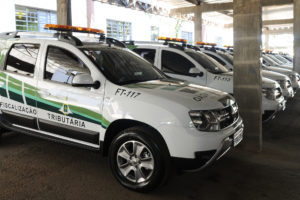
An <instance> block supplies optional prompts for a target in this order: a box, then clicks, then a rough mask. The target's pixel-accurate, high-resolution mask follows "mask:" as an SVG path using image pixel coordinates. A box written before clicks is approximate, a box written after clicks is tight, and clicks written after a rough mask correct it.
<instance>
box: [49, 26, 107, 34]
mask: <svg viewBox="0 0 300 200" xmlns="http://www.w3.org/2000/svg"><path fill="white" fill-rule="evenodd" d="M44 28H45V29H48V30H56V31H63V32H78V33H92V34H99V35H103V34H104V31H103V30H100V29H94V28H84V27H78V26H68V25H58V24H46V25H45V27H44Z"/></svg>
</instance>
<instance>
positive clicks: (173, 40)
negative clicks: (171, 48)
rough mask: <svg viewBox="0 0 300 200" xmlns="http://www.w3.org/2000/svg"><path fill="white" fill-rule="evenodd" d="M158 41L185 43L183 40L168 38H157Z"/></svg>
mask: <svg viewBox="0 0 300 200" xmlns="http://www.w3.org/2000/svg"><path fill="white" fill-rule="evenodd" d="M158 40H164V41H172V42H183V43H187V41H186V40H185V39H179V38H170V37H158Z"/></svg>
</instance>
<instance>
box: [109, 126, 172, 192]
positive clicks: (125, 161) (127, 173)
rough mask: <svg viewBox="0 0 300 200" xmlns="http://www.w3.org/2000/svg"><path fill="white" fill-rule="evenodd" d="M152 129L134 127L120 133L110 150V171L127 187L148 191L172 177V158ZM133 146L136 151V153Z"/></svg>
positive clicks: (138, 190)
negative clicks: (170, 169) (170, 170)
mask: <svg viewBox="0 0 300 200" xmlns="http://www.w3.org/2000/svg"><path fill="white" fill-rule="evenodd" d="M154 136H157V135H156V134H155V133H153V130H152V129H149V128H145V127H133V128H129V129H126V130H124V131H122V132H120V133H119V134H118V135H117V136H116V137H115V138H114V140H113V141H112V143H111V145H110V148H109V162H110V167H111V170H112V172H113V174H114V176H115V178H116V179H117V180H118V182H119V183H120V184H121V185H123V186H124V187H126V188H128V189H131V190H134V191H137V192H148V191H151V190H153V189H155V188H157V187H158V186H160V185H162V184H163V183H164V182H166V180H167V179H168V178H169V173H168V171H169V170H168V168H169V167H170V155H169V153H168V149H167V147H166V145H165V143H164V142H163V141H162V139H159V138H158V137H154ZM134 146H135V147H136V148H135V149H136V151H135V152H133V149H134Z"/></svg>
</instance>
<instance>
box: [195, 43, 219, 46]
mask: <svg viewBox="0 0 300 200" xmlns="http://www.w3.org/2000/svg"><path fill="white" fill-rule="evenodd" d="M196 44H197V45H210V46H217V44H216V43H208V42H196Z"/></svg>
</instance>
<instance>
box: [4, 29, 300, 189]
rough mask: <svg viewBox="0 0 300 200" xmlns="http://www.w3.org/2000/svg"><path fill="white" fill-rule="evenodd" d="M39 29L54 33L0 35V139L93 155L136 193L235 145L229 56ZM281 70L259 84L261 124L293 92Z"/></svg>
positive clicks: (166, 42)
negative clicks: (25, 137) (14, 135)
mask: <svg viewBox="0 0 300 200" xmlns="http://www.w3.org/2000/svg"><path fill="white" fill-rule="evenodd" d="M45 28H46V29H49V30H52V31H54V32H55V33H18V32H9V33H2V34H0V125H1V127H2V128H1V135H2V134H3V133H4V130H6V129H9V130H13V131H18V132H21V133H24V134H29V135H32V136H37V137H41V138H44V139H49V140H54V141H58V142H62V143H66V144H71V145H75V146H80V147H83V148H88V149H91V150H96V151H100V152H101V154H102V155H103V156H108V157H109V163H110V166H111V170H112V172H113V174H114V176H115V177H116V179H117V180H118V181H119V182H120V184H122V185H123V186H125V187H127V188H129V189H132V190H135V191H149V190H152V189H154V188H156V187H158V186H160V185H162V184H163V183H165V182H166V180H168V178H169V176H170V175H171V174H172V173H171V171H172V170H171V169H176V170H178V171H197V170H200V169H203V168H205V167H207V166H208V165H209V164H211V163H212V162H213V161H215V160H217V159H219V158H220V157H222V156H223V155H224V154H226V152H228V151H229V150H230V149H231V148H234V147H236V146H237V145H238V144H239V143H240V142H241V141H242V139H243V131H244V125H243V120H242V118H241V116H240V115H239V111H238V105H237V103H236V101H235V99H234V97H233V96H232V94H233V78H232V74H233V72H232V70H230V69H228V68H230V65H229V64H230V63H231V66H232V52H230V51H227V50H221V49H218V50H217V49H216V48H213V47H212V46H210V48H209V49H208V48H207V45H200V46H191V45H186V44H185V42H184V40H180V39H172V38H160V39H162V40H163V43H145V42H142V43H134V44H133V43H132V42H130V43H127V45H130V46H131V48H132V50H133V51H132V50H130V49H128V48H127V47H126V45H125V43H123V42H120V41H118V40H115V39H113V38H108V37H105V35H104V32H103V31H102V30H98V29H91V28H83V27H74V26H63V25H54V24H47V25H46V26H45ZM75 32H76V34H78V33H89V35H90V36H94V37H79V36H76V37H75V36H74V34H73V33H75ZM178 42H179V43H178ZM134 52H135V53H134ZM209 53H211V54H213V55H215V56H217V57H219V58H222V60H223V62H224V60H225V61H226V64H222V63H221V64H220V63H219V61H217V60H216V59H214V58H212V57H211V56H209ZM138 54H139V55H138ZM224 55H225V56H224ZM228 63H229V64H228ZM266 67H270V66H266ZM273 68H276V69H277V68H278V69H281V68H279V67H277V66H276V67H273ZM232 69H233V68H232ZM284 70H286V72H285V73H286V74H287V75H288V76H286V75H283V74H284V73H275V72H273V73H271V72H270V71H271V70H268V71H267V72H266V76H268V78H265V77H264V78H263V91H262V93H263V97H262V98H263V99H262V101H263V108H262V109H263V110H264V114H265V115H269V116H268V117H267V118H270V117H271V116H273V115H274V114H275V113H276V112H277V111H279V110H281V109H283V108H284V107H285V102H286V100H287V99H288V98H291V97H292V96H293V95H294V92H295V90H296V89H297V88H298V87H299V83H298V82H299V75H298V74H297V73H294V72H292V70H289V69H284ZM274 73H275V74H274ZM270 77H271V78H272V77H273V80H272V79H269V78H270ZM293 88H294V89H293ZM269 112H270V113H269ZM99 178H101V177H99Z"/></svg>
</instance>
